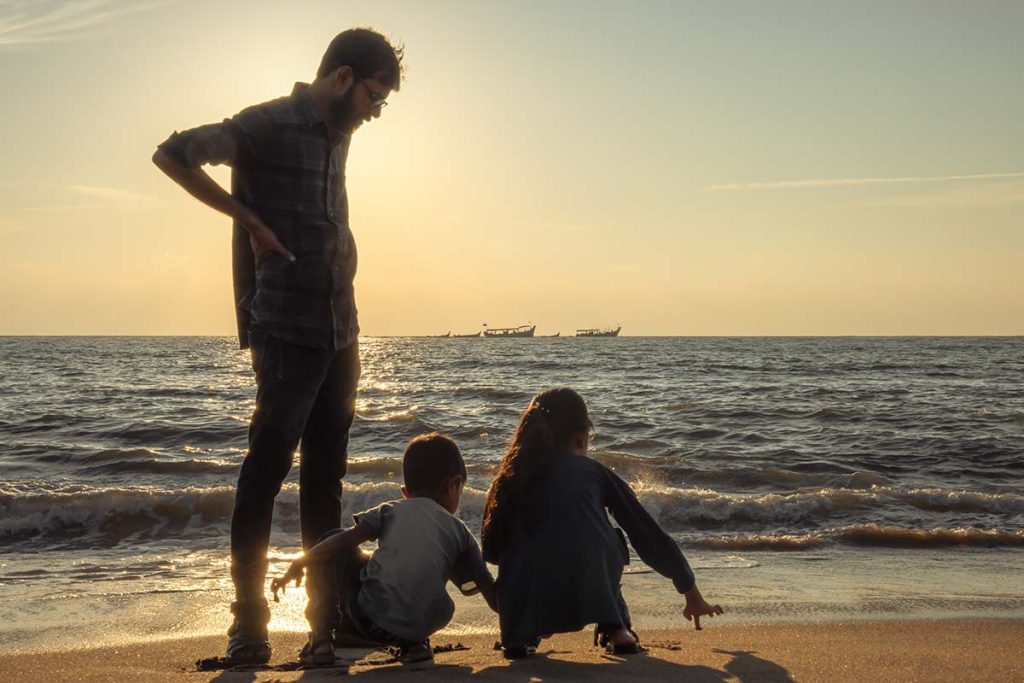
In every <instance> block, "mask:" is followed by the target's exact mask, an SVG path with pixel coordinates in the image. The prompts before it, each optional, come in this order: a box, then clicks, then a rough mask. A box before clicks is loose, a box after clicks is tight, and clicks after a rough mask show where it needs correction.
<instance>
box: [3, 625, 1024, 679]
mask: <svg viewBox="0 0 1024 683" xmlns="http://www.w3.org/2000/svg"><path fill="white" fill-rule="evenodd" d="M709 621H710V620H709ZM641 635H642V637H643V642H644V644H645V645H646V647H647V651H646V653H644V654H642V655H638V656H633V657H625V658H623V657H614V656H611V655H606V654H604V653H603V652H601V651H599V650H597V649H595V648H593V647H592V646H591V641H590V634H589V633H576V634H569V635H561V636H556V637H554V638H552V639H550V640H545V641H544V642H543V644H542V646H541V649H540V653H539V654H538V655H536V656H534V657H531V658H528V659H526V660H520V661H516V662H507V661H505V660H504V659H503V658H502V657H501V655H500V653H498V652H495V651H494V650H493V644H494V640H495V636H494V635H475V636H467V637H465V638H461V639H458V641H447V640H444V639H438V640H437V641H436V642H435V643H434V644H435V646H438V645H445V644H454V643H455V642H459V643H461V644H462V645H463V646H465V647H466V648H468V649H464V650H458V651H452V652H441V653H439V654H438V655H437V657H436V661H435V664H434V667H433V668H432V669H429V670H425V671H416V672H411V671H409V672H406V671H404V670H403V669H402V668H401V666H399V665H397V664H387V663H384V662H386V659H385V655H383V654H381V653H367V651H365V650H364V651H356V650H339V652H343V653H345V654H346V655H349V656H353V657H355V656H359V655H362V656H361V657H360V658H358V659H354V661H353V663H352V665H351V666H350V667H349V668H348V669H346V668H344V667H335V668H327V669H320V670H305V671H294V670H292V671H289V670H287V668H288V663H289V662H290V661H293V658H294V655H295V653H296V652H297V649H298V648H299V647H300V645H301V643H302V641H303V637H304V636H303V634H300V633H294V632H288V633H275V634H274V635H273V644H274V647H275V656H274V659H273V661H272V662H271V668H269V669H266V670H245V671H220V672H199V671H197V670H196V667H195V660H197V659H199V658H200V657H208V656H213V655H216V654H219V653H220V651H221V648H222V646H223V639H222V638H220V637H202V638H186V639H177V640H167V641H157V642H152V643H147V644H132V645H127V646H123V647H105V648H96V649H81V650H70V651H59V652H38V653H34V654H13V655H0V671H3V672H4V674H5V675H4V678H5V680H9V681H71V680H74V681H150V682H154V683H155V682H159V681H239V682H242V681H245V682H249V681H295V680H302V681H311V680H333V679H336V678H338V677H339V676H344V675H351V676H355V677H357V678H361V679H366V680H371V679H377V678H381V677H385V678H387V677H392V676H395V675H402V674H403V673H407V674H408V675H414V676H415V677H416V680H417V681H435V680H437V681H450V680H463V679H469V678H475V679H480V680H495V681H571V680H582V679H588V680H591V681H640V680H646V681H651V680H655V681H659V680H685V681H709V682H710V681H864V680H876V679H882V680H897V681H965V680H974V681H1010V680H1022V679H1024V660H1022V659H1021V658H1020V656H1019V654H1020V643H1021V642H1024V620H1015V619H1014V620H1011V619H1006V620H995V619H993V620H949V621H874V622H849V623H808V624H765V625H728V624H722V623H721V621H718V622H711V623H710V624H709V625H708V627H706V628H705V629H704V630H703V631H700V632H696V631H694V630H692V629H672V630H661V631H647V632H644V633H642V634H641Z"/></svg>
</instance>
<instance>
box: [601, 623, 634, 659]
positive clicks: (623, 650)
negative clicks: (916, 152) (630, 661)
mask: <svg viewBox="0 0 1024 683" xmlns="http://www.w3.org/2000/svg"><path fill="white" fill-rule="evenodd" d="M626 630H627V631H629V634H630V635H631V636H633V638H634V640H633V642H632V643H622V644H619V645H616V644H614V643H612V639H611V637H610V636H609V635H608V633H605V632H604V631H601V630H600V627H595V628H594V646H595V647H597V646H600V647H603V648H604V651H605V652H607V653H608V654H610V655H638V654H640V653H641V652H643V648H642V647H640V636H638V635H637V634H636V631H634V630H633V629H631V628H627V629H626Z"/></svg>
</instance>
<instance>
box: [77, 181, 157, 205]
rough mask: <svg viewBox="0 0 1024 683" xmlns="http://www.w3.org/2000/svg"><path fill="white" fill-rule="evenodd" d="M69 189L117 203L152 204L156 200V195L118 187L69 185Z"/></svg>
mask: <svg viewBox="0 0 1024 683" xmlns="http://www.w3.org/2000/svg"><path fill="white" fill-rule="evenodd" d="M68 190H70V191H71V192H74V193H75V194H80V195H84V196H86V197H95V198H97V199H103V200H105V201H107V202H113V203H117V204H150V203H152V202H155V201H156V199H155V198H154V197H150V196H149V195H144V194H138V193H136V192H129V191H128V190H120V189H118V188H116V187H96V186H93V185H68Z"/></svg>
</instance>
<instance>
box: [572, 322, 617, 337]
mask: <svg viewBox="0 0 1024 683" xmlns="http://www.w3.org/2000/svg"><path fill="white" fill-rule="evenodd" d="M621 329H622V325H619V326H618V327H616V328H615V329H612V328H610V327H604V328H601V327H592V328H589V329H586V330H576V336H577V337H618V336H619V331H620V330H621Z"/></svg>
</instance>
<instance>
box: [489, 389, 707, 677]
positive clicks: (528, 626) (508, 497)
mask: <svg viewBox="0 0 1024 683" xmlns="http://www.w3.org/2000/svg"><path fill="white" fill-rule="evenodd" d="M591 428H592V425H591V422H590V418H589V417H588V415H587V406H586V404H585V403H584V402H583V399H582V398H581V397H580V395H579V394H577V393H576V392H575V391H573V390H572V389H550V390H548V391H545V392H542V393H540V394H538V395H537V396H535V397H534V398H533V400H532V401H531V402H530V405H529V407H528V408H527V409H526V412H524V413H523V415H522V417H521V418H520V420H519V426H518V427H516V431H515V435H514V436H513V438H512V443H511V444H510V445H509V448H508V452H507V453H506V454H505V458H504V460H503V461H502V463H501V468H500V469H499V471H498V475H497V477H496V478H495V480H494V483H493V484H492V485H491V489H490V491H489V492H488V494H487V506H486V508H485V510H484V521H483V530H482V534H481V536H482V540H483V552H484V558H485V559H486V560H487V561H488V562H491V563H494V564H497V565H498V614H499V620H500V623H501V642H502V647H503V648H504V651H505V656H506V657H507V658H509V659H514V658H517V657H522V656H524V655H527V654H530V653H532V652H533V651H535V649H536V647H537V645H538V644H539V643H540V639H541V638H542V637H546V636H548V635H550V634H552V633H564V632H568V631H578V630H580V629H581V628H583V627H584V626H586V625H587V624H593V623H596V624H597V629H596V631H595V636H594V637H595V642H596V641H597V640H598V638H599V637H600V642H601V644H602V645H603V646H605V647H606V648H607V649H608V650H609V651H611V652H614V653H616V654H633V653H636V652H639V650H640V648H639V645H638V638H637V636H636V633H635V632H633V630H632V626H631V623H630V619H629V612H628V611H627V609H626V604H625V602H624V601H623V599H622V591H621V587H620V581H621V578H622V569H623V567H624V566H625V565H626V564H627V563H628V562H629V551H628V549H627V548H626V543H625V539H624V538H623V537H622V533H621V531H619V530H618V529H615V528H614V527H613V526H612V525H611V523H610V522H609V520H608V515H607V514H606V512H605V511H606V510H607V511H608V512H611V514H612V516H613V517H614V518H615V521H616V522H618V524H619V526H620V527H621V528H622V529H624V530H625V532H626V534H627V535H628V536H629V540H630V541H631V542H632V544H633V547H634V548H636V551H637V553H638V554H639V555H640V559H642V560H643V561H644V562H646V563H647V564H648V565H649V566H650V567H651V568H653V569H654V570H655V571H657V572H658V573H660V574H662V575H663V576H666V577H668V578H670V579H672V583H673V584H674V585H675V588H676V590H677V591H679V592H680V593H682V594H683V595H684V596H685V597H686V607H685V609H684V610H683V616H685V617H686V619H687V620H693V621H694V624H695V626H696V627H697V628H698V629H699V628H700V617H702V616H705V615H706V616H714V615H715V614H721V613H722V608H721V607H719V606H718V605H714V606H712V605H710V604H708V603H707V602H706V601H705V600H704V598H703V597H702V596H701V594H700V591H698V590H697V586H696V585H695V583H694V576H693V572H692V571H691V570H690V566H689V564H688V563H687V562H686V559H685V558H684V557H683V555H682V553H681V552H680V551H679V546H677V545H676V543H675V541H673V540H672V539H671V538H669V536H668V534H666V533H665V532H664V531H662V530H661V528H660V527H659V526H658V525H657V523H656V522H655V521H654V520H653V519H652V518H651V516H650V515H649V514H647V512H646V511H645V510H644V508H643V507H642V506H641V505H640V503H639V502H638V501H637V499H636V495H635V494H634V493H633V491H632V490H631V489H630V488H629V486H628V485H627V484H626V483H625V482H624V481H622V479H620V478H619V477H618V476H616V475H615V474H613V473H612V471H611V470H609V469H608V468H607V467H605V466H604V465H602V464H600V463H598V462H596V461H594V460H591V459H590V458H588V457H586V453H587V445H588V443H589V440H590V430H591Z"/></svg>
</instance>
